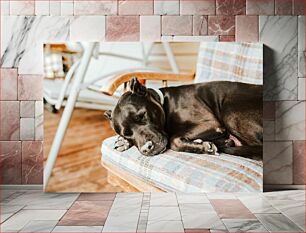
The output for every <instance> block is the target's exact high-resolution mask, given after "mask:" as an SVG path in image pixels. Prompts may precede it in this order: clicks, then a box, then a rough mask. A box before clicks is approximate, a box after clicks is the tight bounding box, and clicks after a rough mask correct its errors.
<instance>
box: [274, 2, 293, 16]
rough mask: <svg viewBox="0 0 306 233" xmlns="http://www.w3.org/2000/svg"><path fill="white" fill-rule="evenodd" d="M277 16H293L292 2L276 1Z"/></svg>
mask: <svg viewBox="0 0 306 233" xmlns="http://www.w3.org/2000/svg"><path fill="white" fill-rule="evenodd" d="M275 15H292V0H275Z"/></svg>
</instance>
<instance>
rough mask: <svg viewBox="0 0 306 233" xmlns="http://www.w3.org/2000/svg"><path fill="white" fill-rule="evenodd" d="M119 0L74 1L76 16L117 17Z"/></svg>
mask: <svg viewBox="0 0 306 233" xmlns="http://www.w3.org/2000/svg"><path fill="white" fill-rule="evenodd" d="M116 14H117V0H110V1H108V0H103V1H84V0H75V1H74V15H116Z"/></svg>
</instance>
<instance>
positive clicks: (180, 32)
mask: <svg viewBox="0 0 306 233" xmlns="http://www.w3.org/2000/svg"><path fill="white" fill-rule="evenodd" d="M162 35H163V36H190V35H192V16H162Z"/></svg>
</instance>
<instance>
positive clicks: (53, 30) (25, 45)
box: [1, 16, 69, 93]
mask: <svg viewBox="0 0 306 233" xmlns="http://www.w3.org/2000/svg"><path fill="white" fill-rule="evenodd" d="M1 34H2V37H1V57H2V60H1V62H2V67H8V68H11V67H18V73H19V74H43V50H42V42H46V41H66V40H68V39H69V17H61V16H35V17H24V16H3V17H2V19H1ZM29 61H32V62H30V63H29ZM40 87H41V86H40ZM40 89H42V88H40ZM32 93H33V92H32Z"/></svg>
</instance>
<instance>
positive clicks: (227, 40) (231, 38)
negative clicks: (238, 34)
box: [219, 36, 235, 42]
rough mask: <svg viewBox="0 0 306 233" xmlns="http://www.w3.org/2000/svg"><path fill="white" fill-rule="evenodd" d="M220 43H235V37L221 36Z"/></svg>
mask: <svg viewBox="0 0 306 233" xmlns="http://www.w3.org/2000/svg"><path fill="white" fill-rule="evenodd" d="M219 41H222V42H235V36H219Z"/></svg>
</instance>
